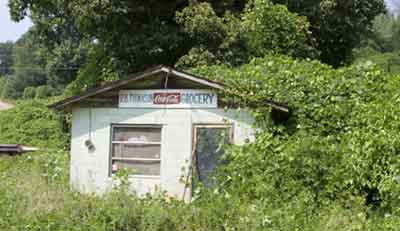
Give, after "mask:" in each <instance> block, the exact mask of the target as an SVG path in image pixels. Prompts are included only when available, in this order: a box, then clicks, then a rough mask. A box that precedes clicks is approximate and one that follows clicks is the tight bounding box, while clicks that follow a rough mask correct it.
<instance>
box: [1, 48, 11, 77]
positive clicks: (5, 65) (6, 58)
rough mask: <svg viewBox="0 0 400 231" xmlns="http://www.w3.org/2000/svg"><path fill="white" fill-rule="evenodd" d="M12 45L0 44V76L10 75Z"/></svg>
mask: <svg viewBox="0 0 400 231" xmlns="http://www.w3.org/2000/svg"><path fill="white" fill-rule="evenodd" d="M12 54H13V43H12V42H5V43H0V76H7V75H10V74H12V68H11V66H12V64H13V55H12Z"/></svg>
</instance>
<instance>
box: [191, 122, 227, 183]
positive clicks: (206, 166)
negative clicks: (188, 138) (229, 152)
mask: <svg viewBox="0 0 400 231" xmlns="http://www.w3.org/2000/svg"><path fill="white" fill-rule="evenodd" d="M232 138H233V134H232V127H231V126H230V125H195V126H194V147H195V150H194V155H195V165H194V169H193V170H194V174H193V176H194V179H193V183H194V184H193V187H195V186H196V184H197V183H198V182H200V183H202V184H203V185H204V186H206V187H207V186H211V185H212V181H211V179H210V176H211V175H212V174H213V173H214V171H215V169H216V168H217V166H218V164H220V163H221V157H222V155H223V154H224V148H225V145H226V144H228V143H232Z"/></svg>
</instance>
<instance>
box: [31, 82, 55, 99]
mask: <svg viewBox="0 0 400 231" xmlns="http://www.w3.org/2000/svg"><path fill="white" fill-rule="evenodd" d="M53 92H54V89H53V88H52V87H50V86H48V85H42V86H39V87H37V88H36V89H35V98H36V99H44V98H48V97H50V96H52V95H53Z"/></svg>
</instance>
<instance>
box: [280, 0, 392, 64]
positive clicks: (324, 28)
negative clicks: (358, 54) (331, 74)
mask: <svg viewBox="0 0 400 231" xmlns="http://www.w3.org/2000/svg"><path fill="white" fill-rule="evenodd" d="M272 2H274V3H279V4H285V5H286V6H287V7H288V9H289V10H290V11H291V12H296V13H298V14H300V15H303V16H306V17H307V19H308V20H309V22H310V25H311V26H310V30H311V32H312V34H313V37H314V38H315V40H316V48H317V49H318V50H319V51H321V55H320V60H321V61H322V62H324V63H327V64H330V65H332V66H334V67H338V66H342V65H343V64H346V63H350V62H351V61H352V50H353V49H354V48H356V47H358V46H359V44H360V42H361V40H362V38H363V36H364V35H366V34H368V32H369V31H370V30H371V28H372V21H373V20H374V18H375V16H377V15H379V14H381V13H384V12H385V1H384V0H364V1H359V0H347V1H342V0H272Z"/></svg>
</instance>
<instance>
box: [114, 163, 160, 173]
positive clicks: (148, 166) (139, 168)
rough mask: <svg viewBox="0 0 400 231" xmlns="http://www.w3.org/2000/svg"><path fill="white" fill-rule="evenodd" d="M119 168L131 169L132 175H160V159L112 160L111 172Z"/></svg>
mask: <svg viewBox="0 0 400 231" xmlns="http://www.w3.org/2000/svg"><path fill="white" fill-rule="evenodd" d="M121 168H127V169H130V170H132V171H133V172H132V174H134V175H150V176H159V175H160V161H136V160H113V164H112V172H113V173H114V172H116V171H118V170H119V169H121Z"/></svg>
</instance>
